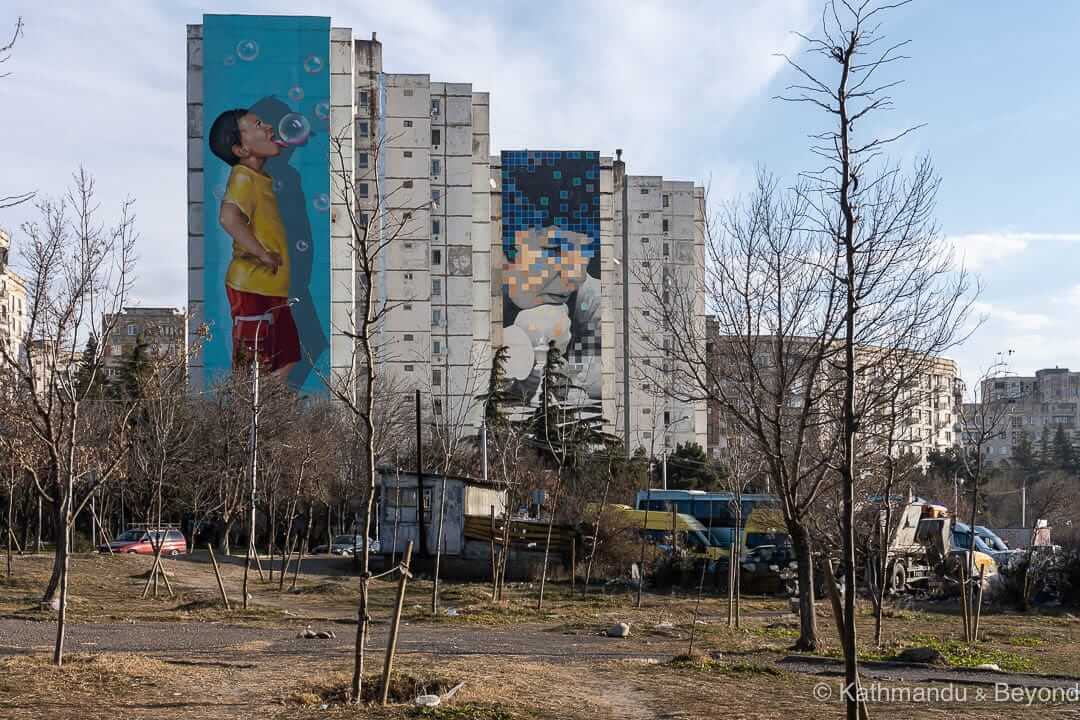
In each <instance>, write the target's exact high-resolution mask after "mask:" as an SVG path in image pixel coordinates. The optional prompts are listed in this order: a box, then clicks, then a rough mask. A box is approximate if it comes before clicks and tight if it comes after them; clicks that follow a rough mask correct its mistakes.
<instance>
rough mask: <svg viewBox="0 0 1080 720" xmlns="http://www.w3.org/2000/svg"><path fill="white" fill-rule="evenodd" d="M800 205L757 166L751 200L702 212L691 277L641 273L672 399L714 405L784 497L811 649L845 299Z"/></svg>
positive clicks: (804, 640) (833, 254)
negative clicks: (663, 343) (830, 407)
mask: <svg viewBox="0 0 1080 720" xmlns="http://www.w3.org/2000/svg"><path fill="white" fill-rule="evenodd" d="M807 213H808V203H807V200H806V198H805V196H804V195H803V194H801V193H798V192H792V193H783V192H781V191H780V190H779V189H778V187H777V181H776V180H775V179H773V178H772V177H770V176H769V175H767V174H766V173H764V172H762V173H759V175H758V178H757V184H756V187H755V190H754V192H753V194H752V195H751V196H750V197H749V199H748V200H746V201H745V202H743V203H739V204H732V205H730V206H728V207H727V208H726V209H725V210H724V212H722V213H721V214H720V215H719V217H718V218H716V219H714V218H712V217H710V216H708V215H706V222H705V227H704V233H705V238H704V241H705V242H704V245H705V255H706V257H705V262H704V263H703V264H702V266H701V268H700V269H699V270H698V271H696V273H695V274H694V275H693V276H692V277H690V278H689V279H688V281H687V282H685V283H669V284H665V283H663V281H662V276H659V272H658V271H657V270H656V267H657V265H658V263H650V264H649V266H648V267H647V268H644V269H642V270H641V271H639V273H638V279H639V281H640V282H641V284H642V288H643V291H644V295H645V300H644V302H645V304H646V306H647V307H648V310H649V312H650V314H651V315H652V316H655V317H660V318H662V326H663V327H662V331H663V335H666V336H667V338H669V339H670V341H669V344H668V347H667V348H661V349H662V350H663V351H664V352H666V354H667V355H668V357H670V358H671V360H672V362H671V364H670V365H669V366H668V369H667V370H665V371H663V374H664V375H665V376H666V377H664V378H660V377H658V378H657V379H658V380H662V381H663V387H665V388H667V390H666V392H668V393H670V394H672V395H673V396H674V397H676V398H677V399H679V400H682V401H686V402H693V401H706V402H708V403H710V404H711V405H712V406H713V407H714V408H717V409H719V410H720V411H721V412H722V414H723V415H724V417H725V418H726V419H727V420H728V421H729V422H730V423H731V424H732V426H733V427H734V429H735V431H736V432H737V434H739V435H743V436H745V437H747V438H748V441H749V442H750V443H752V444H753V446H754V449H755V451H756V453H757V454H758V455H759V457H760V458H761V461H762V463H763V469H764V474H765V476H766V477H767V478H768V480H769V483H770V486H771V487H772V488H773V489H774V490H775V492H776V493H777V495H778V496H779V498H780V506H781V509H782V511H783V517H784V524H785V526H786V527H787V530H788V533H789V535H790V536H791V541H792V548H793V550H794V552H795V556H796V560H797V564H798V581H799V617H800V628H799V638H798V640H797V641H796V643H795V647H796V648H798V649H802V650H813V649H815V648H816V647H817V642H818V639H817V618H816V615H815V613H814V588H815V584H814V568H813V553H814V543H813V538H812V537H811V534H810V532H809V528H808V526H807V520H808V516H809V513H810V511H811V508H812V506H813V504H814V502H815V500H816V499H817V497H818V494H819V492H820V490H821V488H822V485H823V483H824V482H825V480H826V475H827V473H828V470H829V464H830V461H831V459H832V457H833V455H834V452H835V448H836V447H837V445H838V443H839V437H838V436H837V433H836V428H835V424H834V423H832V422H831V421H830V420H831V418H830V416H829V413H828V412H827V411H826V408H825V403H826V400H827V398H828V397H829V396H830V393H832V392H833V387H834V384H835V383H834V379H833V378H832V377H831V374H830V372H829V368H830V365H829V363H830V362H831V361H832V360H833V358H834V357H835V356H836V354H837V351H838V348H837V343H836V340H837V338H838V336H839V332H840V318H841V317H842V308H841V306H840V304H839V293H838V292H837V288H838V286H839V280H838V278H837V277H836V275H835V274H834V272H833V268H835V267H836V266H837V262H838V258H837V250H836V247H835V245H834V244H833V243H831V242H830V241H829V240H828V238H826V237H823V236H822V235H821V234H819V233H813V232H809V231H807V230H806V229H805V225H806V223H807V217H808V215H807ZM659 265H660V267H662V264H659ZM699 294H700V295H703V296H704V298H705V306H706V312H707V313H709V314H710V315H711V316H712V317H711V318H710V320H709V321H708V322H706V321H705V319H704V318H702V317H701V316H700V310H699V309H698V302H699V301H698V295H699ZM650 337H653V336H650ZM647 339H648V338H647ZM657 371H659V369H654V372H657Z"/></svg>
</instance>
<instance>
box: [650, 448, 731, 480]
mask: <svg viewBox="0 0 1080 720" xmlns="http://www.w3.org/2000/svg"><path fill="white" fill-rule="evenodd" d="M655 472H656V477H655V478H654V481H653V482H654V485H655V486H657V487H658V486H659V484H660V483H661V482H662V480H663V478H662V473H663V469H662V468H661V467H657V468H656V470H655ZM723 479H724V473H723V471H722V468H720V467H719V466H717V465H716V464H715V463H713V462H712V461H711V460H710V459H709V456H708V454H707V453H706V452H705V448H703V447H701V446H700V445H698V444H697V443H696V442H688V443H686V444H685V445H684V444H683V443H678V444H676V445H675V452H673V453H671V454H670V455H669V456H668V459H667V486H668V487H669V488H671V489H673V490H716V489H718V486H719V485H720V483H721V481H722V480H723Z"/></svg>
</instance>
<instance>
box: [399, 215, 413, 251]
mask: <svg viewBox="0 0 1080 720" xmlns="http://www.w3.org/2000/svg"><path fill="white" fill-rule="evenodd" d="M401 220H402V222H408V221H409V220H412V212H406V213H405V214H403V215H402V216H401ZM409 247H412V245H409Z"/></svg>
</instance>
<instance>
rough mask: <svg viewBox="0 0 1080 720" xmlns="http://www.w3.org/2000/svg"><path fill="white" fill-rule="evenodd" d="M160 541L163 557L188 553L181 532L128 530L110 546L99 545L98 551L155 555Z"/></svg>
mask: <svg viewBox="0 0 1080 720" xmlns="http://www.w3.org/2000/svg"><path fill="white" fill-rule="evenodd" d="M159 541H160V542H161V543H162V546H161V554H162V555H170V556H175V555H180V554H182V553H186V552H187V551H188V547H187V540H186V539H185V538H184V533H182V532H180V531H179V530H126V531H124V532H122V533H120V534H119V535H117V536H116V539H115V540H113V541H112V542H111V543H109V544H108V545H106V544H104V543H102V544H100V545H98V548H97V549H98V552H102V553H107V552H109V551H110V549H111V550H112V552H114V553H128V554H136V555H153V554H154V553H155V552H156V551H157V543H158V542H159Z"/></svg>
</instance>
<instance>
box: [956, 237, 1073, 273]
mask: <svg viewBox="0 0 1080 720" xmlns="http://www.w3.org/2000/svg"><path fill="white" fill-rule="evenodd" d="M946 239H947V240H948V241H949V242H951V243H952V244H953V246H954V247H955V248H956V252H957V255H958V256H959V257H960V259H962V260H963V261H964V265H965V266H966V267H968V268H969V269H971V270H982V269H985V268H986V267H988V266H989V265H992V264H994V263H997V262H1000V261H1001V260H1004V259H1006V258H1008V257H1011V256H1013V255H1019V254H1021V253H1023V252H1024V251H1025V250H1027V249H1028V247H1029V246H1030V245H1031V244H1032V243H1037V242H1080V233H1035V232H992V233H967V234H963V235H950V236H948V237H947V238H946Z"/></svg>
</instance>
